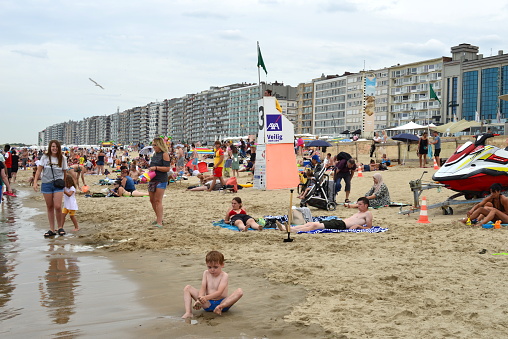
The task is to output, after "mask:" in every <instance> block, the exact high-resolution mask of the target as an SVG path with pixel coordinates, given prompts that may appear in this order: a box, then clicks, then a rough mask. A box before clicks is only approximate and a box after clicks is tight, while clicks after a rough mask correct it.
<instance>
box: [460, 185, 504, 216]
mask: <svg viewBox="0 0 508 339" xmlns="http://www.w3.org/2000/svg"><path fill="white" fill-rule="evenodd" d="M502 190H503V186H502V185H501V184H492V186H490V195H489V196H487V197H485V199H483V200H482V201H480V202H479V203H477V204H476V205H474V206H473V208H471V209H470V210H469V211H468V212H467V218H463V219H461V220H460V221H461V222H463V223H464V224H465V223H466V222H467V219H468V218H469V219H470V220H471V221H472V222H473V223H474V224H475V223H476V222H479V221H481V222H482V223H483V224H486V223H488V222H489V221H495V220H501V222H502V223H503V224H505V223H508V197H506V196H504V195H502V194H501V191H502Z"/></svg>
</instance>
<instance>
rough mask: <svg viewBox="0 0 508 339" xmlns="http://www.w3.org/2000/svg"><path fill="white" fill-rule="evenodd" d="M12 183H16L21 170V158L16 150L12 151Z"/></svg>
mask: <svg viewBox="0 0 508 339" xmlns="http://www.w3.org/2000/svg"><path fill="white" fill-rule="evenodd" d="M11 162H12V164H11V183H13V184H14V183H15V182H16V177H17V175H18V169H19V156H18V153H17V152H16V150H15V149H13V150H11Z"/></svg>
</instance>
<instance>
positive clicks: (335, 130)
mask: <svg viewBox="0 0 508 339" xmlns="http://www.w3.org/2000/svg"><path fill="white" fill-rule="evenodd" d="M346 94H347V76H346V75H344V76H329V77H328V78H325V77H324V75H323V77H322V80H321V79H316V80H315V81H314V94H313V97H314V105H313V114H312V115H313V120H314V129H313V131H312V134H316V135H320V136H324V135H338V134H340V133H341V132H343V131H344V130H345V129H346Z"/></svg>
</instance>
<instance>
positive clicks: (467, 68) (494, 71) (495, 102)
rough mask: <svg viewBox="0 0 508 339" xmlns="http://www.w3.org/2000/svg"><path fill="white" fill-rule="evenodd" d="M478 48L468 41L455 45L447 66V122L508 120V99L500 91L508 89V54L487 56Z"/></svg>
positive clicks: (445, 80) (505, 91)
mask: <svg viewBox="0 0 508 339" xmlns="http://www.w3.org/2000/svg"><path fill="white" fill-rule="evenodd" d="M478 52H479V48H478V47H477V46H473V45H470V44H466V43H463V44H459V45H457V46H453V47H452V48H451V54H452V58H451V60H449V61H446V62H445V63H444V67H443V91H442V97H441V101H442V103H443V110H442V113H443V121H442V122H443V123H446V122H450V121H453V120H454V119H461V118H462V119H466V120H469V121H471V120H476V119H480V120H483V121H486V122H487V123H504V122H505V121H506V118H507V115H508V102H507V101H504V100H500V99H499V95H503V94H507V93H508V54H505V53H504V52H503V51H498V52H497V54H496V55H491V56H489V57H485V56H484V55H483V54H479V53H478ZM477 114H478V117H477Z"/></svg>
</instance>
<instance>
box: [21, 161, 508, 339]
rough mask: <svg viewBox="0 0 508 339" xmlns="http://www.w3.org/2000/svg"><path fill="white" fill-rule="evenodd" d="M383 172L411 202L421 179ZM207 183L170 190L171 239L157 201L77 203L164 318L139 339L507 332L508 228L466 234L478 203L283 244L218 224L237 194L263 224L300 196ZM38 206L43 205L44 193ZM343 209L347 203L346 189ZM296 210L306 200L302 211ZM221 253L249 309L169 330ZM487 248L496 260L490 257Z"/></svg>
mask: <svg viewBox="0 0 508 339" xmlns="http://www.w3.org/2000/svg"><path fill="white" fill-rule="evenodd" d="M425 170H427V171H428V173H426V174H425V175H424V176H423V180H424V181H425V180H427V181H430V180H431V176H432V174H433V173H434V172H435V170H433V169H432V168H427V169H425ZM26 173H27V174H28V171H27V172H26ZM374 173H375V172H364V173H363V177H361V178H359V177H357V176H355V178H354V179H353V181H352V193H351V198H352V200H353V199H354V200H356V199H357V198H359V197H360V196H362V195H363V194H364V193H365V192H367V191H368V189H369V188H370V187H371V186H372V182H373V181H372V175H373V174H374ZM381 173H382V175H383V177H384V181H385V183H386V184H387V186H388V188H389V190H390V195H391V200H392V201H395V202H402V203H409V204H411V203H412V200H413V195H412V192H411V190H410V188H409V181H410V180H415V179H418V178H420V177H421V175H422V173H423V169H420V168H411V167H406V166H394V167H390V169H389V170H388V171H383V172H381ZM100 178H102V177H100V176H92V175H90V176H87V182H89V183H91V184H90V186H91V191H92V192H100V190H101V189H102V188H104V186H100V185H94V184H93V183H97V182H98V181H99V179H100ZM251 180H252V179H251V176H250V175H248V174H245V173H243V174H242V176H241V177H240V178H239V182H240V183H244V182H247V181H251ZM196 182H197V179H196V178H190V179H189V180H188V181H183V182H182V183H180V182H178V183H174V184H171V185H169V187H168V189H167V190H166V196H165V198H164V202H163V204H164V222H165V227H164V228H163V229H153V228H151V227H150V223H151V222H152V221H153V220H154V213H153V211H152V209H151V206H150V203H149V200H148V198H85V197H84V196H83V195H80V196H78V204H79V212H78V214H77V217H78V220H79V222H80V224H81V230H80V231H79V233H78V234H77V239H78V240H79V241H80V242H82V243H84V244H91V245H93V246H96V247H98V249H97V251H102V252H103V253H106V254H108V255H109V256H111V257H114V258H115V260H116V261H117V263H118V265H119V267H123V269H124V270H125V272H131V273H130V276H131V278H132V279H134V280H135V281H137V282H138V283H140V286H141V292H140V293H141V294H142V295H143V298H142V299H144V302H145V303H146V304H148V305H151V307H154V308H156V310H157V311H158V312H160V314H161V318H160V319H153V320H150V321H147V322H146V323H144V326H141V327H139V328H137V329H136V331H137V332H136V333H137V334H140V335H141V334H142V335H145V336H146V335H149V336H150V335H153V336H164V333H170V332H171V331H175V328H178V331H181V332H171V333H173V334H174V335H175V337H180V336H181V337H183V336H184V335H188V337H196V338H199V337H203V336H204V337H206V336H207V333H209V334H210V337H220V336H228V337H229V336H232V337H236V336H238V337H240V334H241V333H243V334H244V335H246V336H247V337H253V338H254V337H262V336H264V337H268V338H274V337H280V338H283V337H290V336H291V337H295V338H298V337H316V338H320V337H323V338H325V337H326V338H328V337H330V338H362V337H376V338H378V337H445V336H446V337H455V338H478V337H484V338H492V337H503V336H505V335H506V333H507V331H508V330H507V327H508V321H507V320H506V318H505V313H506V311H505V309H506V307H505V306H507V304H508V297H507V295H508V287H506V286H504V284H503V281H504V269H506V267H507V266H508V264H507V260H508V257H507V256H503V255H492V254H493V253H499V252H506V251H507V249H506V243H507V241H506V240H507V238H508V236H507V235H508V233H507V232H508V230H506V229H505V228H503V229H501V230H494V229H483V228H481V227H479V226H464V225H462V224H460V223H458V222H457V220H458V219H459V217H462V216H463V215H464V214H465V211H466V210H467V209H468V208H470V206H471V205H468V204H466V205H457V206H453V209H454V212H455V213H454V215H444V214H443V212H442V210H441V209H439V208H438V209H431V210H429V219H430V221H431V223H430V224H419V223H416V221H417V220H418V217H419V214H418V213H414V214H410V215H409V216H408V215H401V214H399V213H398V212H399V208H396V207H385V208H381V209H377V210H373V214H374V224H375V225H377V226H381V227H386V228H388V229H389V230H388V231H387V232H384V233H375V234H367V233H361V234H355V233H347V234H345V233H341V234H316V235H310V234H296V235H294V236H293V238H294V242H292V243H283V242H282V239H283V238H284V237H285V234H283V233H282V232H279V231H276V230H272V229H266V230H264V231H262V232H257V231H249V232H245V233H240V232H236V231H231V230H228V229H224V228H220V227H214V226H212V222H214V221H217V220H220V219H223V218H224V215H225V212H226V210H227V208H228V207H229V205H230V201H231V199H232V198H233V197H234V196H240V197H241V198H242V200H243V201H244V207H245V208H246V209H247V212H248V214H250V215H252V216H254V217H262V216H264V215H283V214H287V211H288V205H289V197H290V194H289V190H288V189H287V190H277V191H260V190H255V189H253V188H246V189H243V190H240V191H239V192H238V193H237V194H232V193H223V192H189V191H187V189H186V188H187V186H189V185H193V184H195V183H196ZM21 189H24V188H21ZM25 189H26V188H25ZM140 189H141V190H142V189H143V187H140ZM453 193H454V192H452V191H449V190H446V189H442V190H436V189H433V190H429V191H425V192H424V194H423V195H425V196H426V197H427V199H428V203H429V204H433V203H437V202H441V201H443V200H445V199H446V198H447V197H449V196H451V195H452V194H453ZM32 199H34V203H35V202H37V201H38V202H40V204H41V207H42V206H43V204H44V202H43V197H42V195H35V196H34V197H33V198H32ZM337 200H338V201H339V202H341V201H343V200H344V193H343V192H340V193H339V195H338V197H337ZM298 203H299V201H298V199H296V194H295V195H294V197H293V204H294V205H298ZM311 211H312V214H313V216H320V215H323V216H326V215H337V216H339V217H342V218H345V217H348V216H350V215H352V214H353V213H354V212H355V211H354V210H350V209H346V208H344V207H342V206H339V207H338V208H337V211H333V212H329V211H325V210H319V209H316V208H313V207H311ZM41 227H42V228H41V231H43V229H44V228H46V226H41ZM67 229H68V230H70V229H71V227H70V222H69V221H67ZM41 241H44V239H43V238H42V232H41ZM212 249H214V250H219V251H221V252H223V253H224V255H225V257H226V266H225V268H224V270H225V271H226V272H228V273H229V274H230V286H231V289H234V288H237V287H242V288H243V289H244V290H245V296H244V298H242V299H241V300H240V301H239V303H238V304H237V305H235V306H234V308H232V310H231V311H230V312H229V313H228V314H226V315H224V316H216V315H213V314H209V313H207V314H204V313H202V312H195V319H196V320H197V326H191V325H189V324H186V323H185V322H183V321H181V322H178V321H176V320H173V321H171V322H167V321H164V316H167V317H170V318H171V319H178V318H179V317H180V316H181V315H182V314H183V313H184V309H183V303H182V289H183V287H184V286H185V285H186V284H188V283H191V284H193V285H199V281H200V277H201V274H202V271H203V270H204V269H205V265H204V256H205V254H206V253H207V252H208V251H210V250H212ZM483 249H485V250H486V253H484V254H480V252H483V251H482V250H483ZM191 277H192V279H191V280H190V281H187V280H188V279H189V278H191ZM150 295H151V296H152V297H150ZM175 324H177V325H175ZM175 326H176V327H175ZM133 330H134V329H133ZM210 331H211V332H210ZM177 333H178V334H177ZM212 334H213V335H212Z"/></svg>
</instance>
